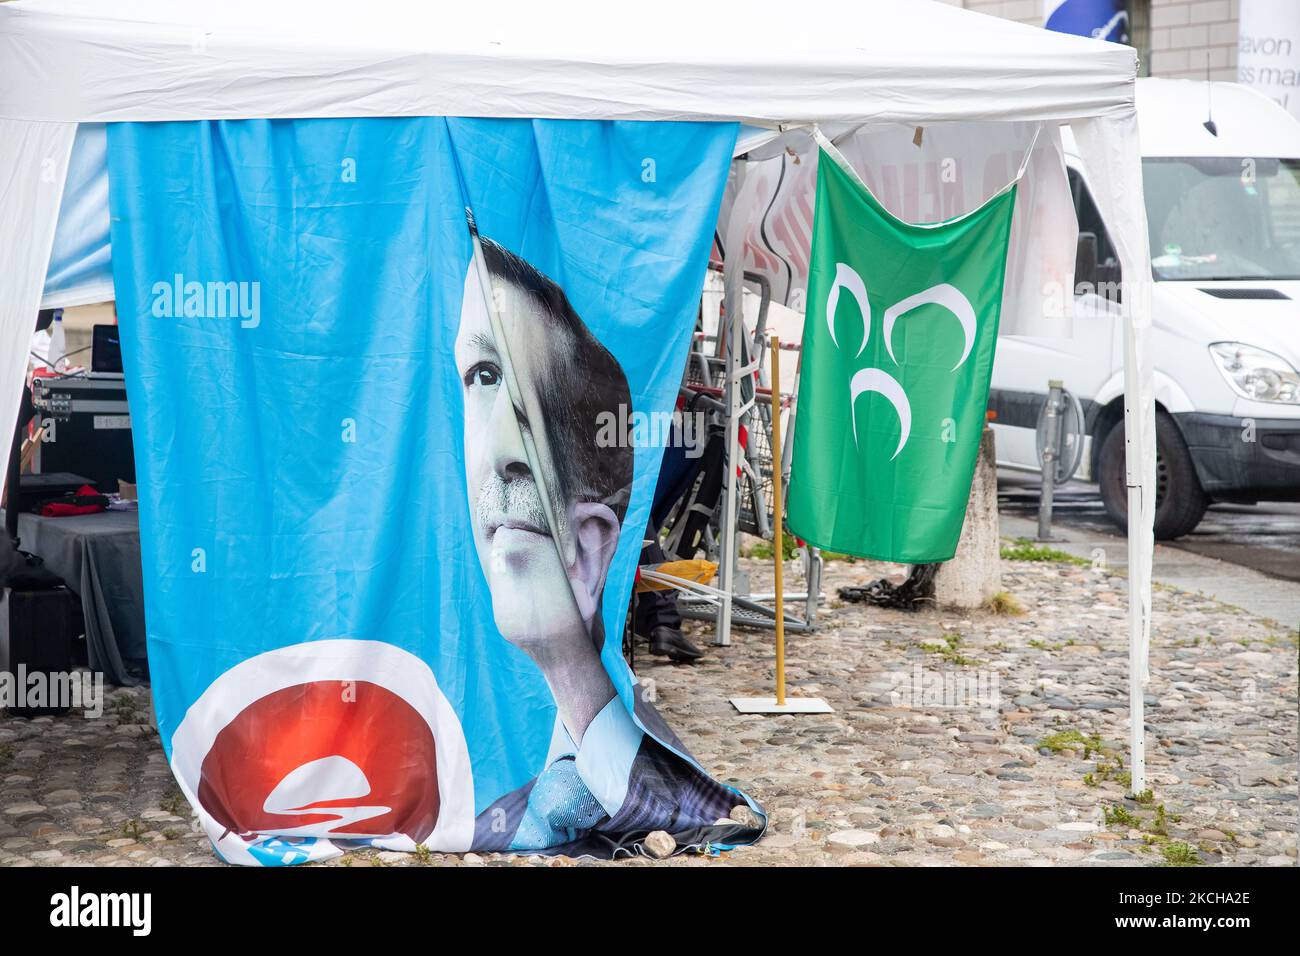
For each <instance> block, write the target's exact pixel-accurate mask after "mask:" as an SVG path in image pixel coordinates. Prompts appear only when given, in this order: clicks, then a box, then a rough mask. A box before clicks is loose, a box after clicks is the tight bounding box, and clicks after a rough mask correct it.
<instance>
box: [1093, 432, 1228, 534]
mask: <svg viewBox="0 0 1300 956" xmlns="http://www.w3.org/2000/svg"><path fill="white" fill-rule="evenodd" d="M1097 481H1098V484H1099V485H1100V486H1101V500H1102V502H1103V503H1104V504H1105V505H1106V513H1107V514H1108V515H1110V520H1111V521H1114V522H1115V524H1117V525H1118V526H1119V527H1120V529H1121V530H1123V531H1127V530H1128V487H1127V482H1126V481H1125V477H1124V423H1123V422H1120V423H1119V424H1118V425H1116V426H1115V427H1114V428H1112V429H1111V430H1110V431H1109V432H1108V433H1107V434H1106V439H1105V441H1104V442H1103V443H1102V446H1101V456H1100V460H1099V461H1098V463H1097ZM1209 506H1210V499H1209V498H1208V497H1207V496H1206V494H1205V492H1204V491H1202V490H1201V483H1200V481H1199V480H1198V479H1197V477H1196V468H1195V466H1193V465H1192V456H1191V453H1190V452H1189V451H1188V450H1187V444H1186V443H1185V442H1184V441H1183V436H1182V435H1181V434H1180V433H1179V431H1178V426H1177V425H1175V424H1174V420H1173V419H1172V418H1170V417H1169V416H1168V415H1166V414H1165V413H1164V412H1157V413H1156V527H1155V531H1156V538H1158V539H1159V540H1161V541H1170V540H1172V539H1174V538H1180V537H1182V536H1183V535H1185V534H1187V533H1188V532H1190V531H1191V530H1192V529H1193V528H1195V527H1196V526H1197V525H1198V524H1200V521H1201V517H1202V516H1203V515H1204V514H1205V509H1206V508H1208V507H1209Z"/></svg>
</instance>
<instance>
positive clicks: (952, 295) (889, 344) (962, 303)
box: [884, 282, 975, 372]
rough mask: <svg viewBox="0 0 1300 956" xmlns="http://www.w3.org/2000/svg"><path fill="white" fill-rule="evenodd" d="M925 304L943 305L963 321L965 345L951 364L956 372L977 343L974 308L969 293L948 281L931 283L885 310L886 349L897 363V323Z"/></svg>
mask: <svg viewBox="0 0 1300 956" xmlns="http://www.w3.org/2000/svg"><path fill="white" fill-rule="evenodd" d="M923 305H941V306H943V307H944V308H945V309H947V310H948V311H949V312H951V313H952V314H953V315H955V316H956V317H957V321H958V322H960V323H961V328H962V331H963V332H964V333H965V334H966V346H965V348H963V349H962V352H961V358H959V359H958V360H957V364H956V365H954V366H953V367H952V371H954V372H955V371H957V369H959V368H961V363H962V362H964V361H966V357H967V356H968V355H970V350H971V347H972V346H974V344H975V310H974V309H973V308H971V304H970V300H969V299H967V298H966V296H964V295H962V294H961V292H960V291H959V290H958V289H957V288H956V287H955V286H951V285H949V284H948V283H946V282H943V283H940V284H939V285H935V286H931V287H930V288H928V289H926V290H924V291H922V292H918V293H916V295H909V296H908V297H907V298H906V299H904V300H903V301H902V302H895V303H894V304H893V305H891V306H890V307H889V308H888V309H886V310H885V318H884V326H885V351H886V352H888V353H889V357H890V358H891V359H893V360H894V364H895V365H897V364H898V358H897V357H896V356H895V355H894V343H893V337H894V323H895V322H897V321H898V320H899V319H901V318H902V317H903V316H904V315H906V314H907V313H908V312H911V311H912V310H913V309H919V308H920V307H921V306H923Z"/></svg>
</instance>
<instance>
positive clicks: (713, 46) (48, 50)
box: [0, 0, 1137, 124]
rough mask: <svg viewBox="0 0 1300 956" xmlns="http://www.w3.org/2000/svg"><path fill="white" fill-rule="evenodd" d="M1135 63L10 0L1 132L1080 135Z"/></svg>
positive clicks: (628, 17) (302, 4)
mask: <svg viewBox="0 0 1300 956" xmlns="http://www.w3.org/2000/svg"><path fill="white" fill-rule="evenodd" d="M1136 68H1137V60H1136V54H1135V52H1134V51H1133V50H1132V49H1131V48H1128V47H1123V46H1119V45H1117V44H1110V43H1104V42H1101V41H1098V40H1091V39H1085V38H1082V37H1075V36H1067V35H1065V34H1058V33H1050V32H1047V31H1045V30H1041V29H1038V28H1035V27H1028V26H1024V25H1022V24H1017V23H1012V22H1010V21H1006V20H1001V19H996V18H994V17H988V16H984V15H981V14H977V13H971V12H969V11H966V10H962V9H959V8H956V7H951V6H947V5H945V4H941V3H935V2H931V0H858V2H857V3H854V4H845V3H843V2H842V0H803V2H801V3H798V4H789V3H785V2H778V0H753V2H751V3H748V4H745V5H744V6H743V7H740V8H738V7H734V6H731V5H728V4H716V3H706V2H698V0H690V2H688V0H660V2H656V3H651V4H615V3H610V2H608V0H566V2H564V3H563V4H555V5H552V4H542V3H537V2H536V0H492V2H490V3H468V4H455V5H452V4H448V5H443V4H419V5H417V4H410V3H401V2H395V0H364V2H361V3H357V2H355V0H348V2H341V0H226V2H223V3H221V4H212V3H211V2H210V0H208V2H205V0H113V2H112V3H111V4H107V3H103V2H102V0H99V2H96V0H15V2H10V3H3V4H0V78H2V79H0V118H5V119H26V120H48V121H82V122H85V121H123V120H176V119H202V118H225V119H231V118H247V117H289V116H293V117H301V116H419V115H430V116H442V115H445V116H497V117H548V118H574V119H642V120H669V119H695V120H733V119H735V120H742V121H747V122H753V123H759V124H773V123H781V122H789V123H799V122H812V121H817V122H833V121H863V120H874V121H893V122H920V121H928V122H936V121H942V120H971V119H994V120H1004V119H1017V120H1050V119H1056V120H1069V119H1073V118H1078V117H1083V116H1094V115H1097V114H1099V113H1107V112H1113V111H1121V112H1122V111H1127V110H1130V109H1131V108H1132V98H1133V79H1134V77H1135V75H1136Z"/></svg>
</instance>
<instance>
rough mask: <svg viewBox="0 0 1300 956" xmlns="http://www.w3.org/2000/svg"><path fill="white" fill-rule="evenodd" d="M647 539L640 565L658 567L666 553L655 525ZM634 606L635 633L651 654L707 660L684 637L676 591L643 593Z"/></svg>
mask: <svg viewBox="0 0 1300 956" xmlns="http://www.w3.org/2000/svg"><path fill="white" fill-rule="evenodd" d="M645 537H646V539H647V540H649V541H650V543H649V544H647V545H645V547H643V548H642V549H641V564H659V563H660V562H662V561H663V560H664V552H663V548H661V547H660V546H659V539H658V537H657V536H656V534H655V530H654V527H653V525H652V526H651V527H649V528H646V533H645ZM635 603H636V614H635V616H634V617H633V621H632V630H633V632H634V633H636V634H638V635H640V636H641V637H644V638H645V639H646V640H647V641H649V642H650V653H651V654H655V655H658V656H661V657H663V656H666V657H669V658H671V659H672V660H675V661H696V660H699V659H700V658H701V657H702V656H704V655H703V654H702V653H701V651H700V649H699V648H698V647H696V646H695V645H694V644H692V643H691V642H690V641H689V640H687V639H686V635H684V634H683V633H682V616H681V614H680V613H678V611H677V592H676V591H672V590H663V591H644V592H642V593H641V594H638V595H637V597H636V602H635Z"/></svg>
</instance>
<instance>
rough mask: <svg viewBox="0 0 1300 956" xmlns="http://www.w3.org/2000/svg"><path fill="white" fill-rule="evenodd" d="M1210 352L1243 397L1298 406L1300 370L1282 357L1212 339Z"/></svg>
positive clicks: (1299, 401)
mask: <svg viewBox="0 0 1300 956" xmlns="http://www.w3.org/2000/svg"><path fill="white" fill-rule="evenodd" d="M1210 354H1211V355H1212V356H1214V362H1215V364H1216V365H1218V366H1219V371H1220V372H1222V373H1223V377H1224V378H1226V379H1227V380H1228V384H1229V385H1231V386H1232V390H1233V391H1234V392H1236V393H1237V394H1238V395H1240V396H1241V397H1242V398H1248V399H1250V400H1251V401H1253V402H1280V403H1282V404H1285V405H1300V372H1297V371H1296V370H1295V369H1294V368H1293V367H1292V366H1291V363H1290V362H1288V361H1287V360H1286V359H1284V358H1282V356H1280V355H1274V354H1273V353H1272V352H1265V351H1264V350H1263V349H1257V348H1255V347H1254V346H1253V345H1243V344H1242V343H1240V342H1215V343H1214V344H1213V345H1211V346H1210Z"/></svg>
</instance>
